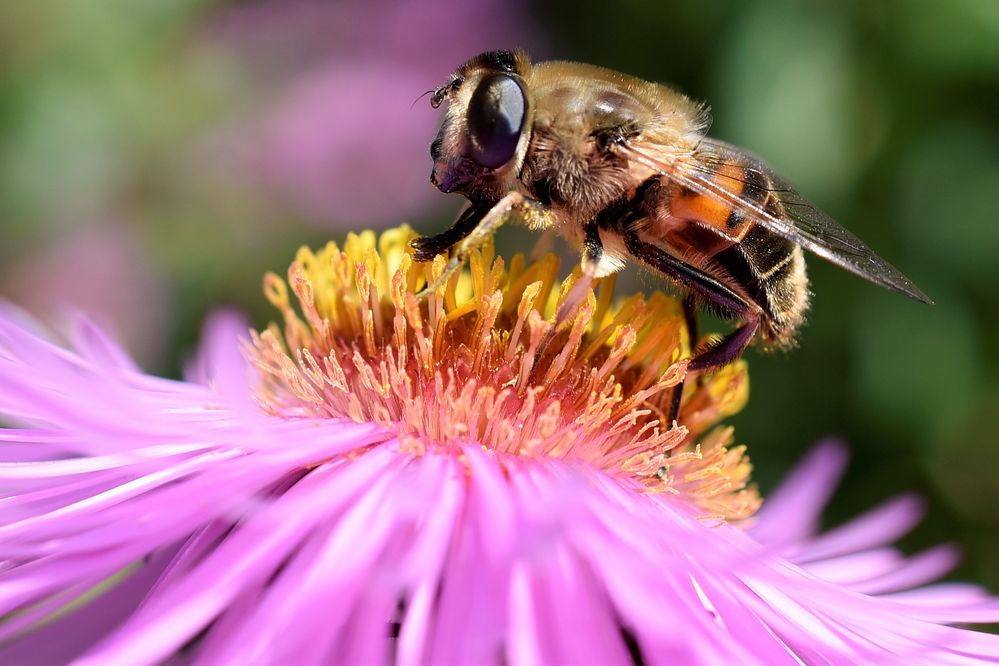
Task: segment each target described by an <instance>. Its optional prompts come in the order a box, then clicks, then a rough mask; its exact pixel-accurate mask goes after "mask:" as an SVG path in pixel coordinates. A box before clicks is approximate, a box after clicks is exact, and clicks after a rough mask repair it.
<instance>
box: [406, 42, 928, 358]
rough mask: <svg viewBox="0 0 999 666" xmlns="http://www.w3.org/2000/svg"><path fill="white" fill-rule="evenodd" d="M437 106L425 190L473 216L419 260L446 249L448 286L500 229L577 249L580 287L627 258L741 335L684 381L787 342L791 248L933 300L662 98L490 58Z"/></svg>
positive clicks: (801, 282)
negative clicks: (550, 234) (514, 225)
mask: <svg viewBox="0 0 999 666" xmlns="http://www.w3.org/2000/svg"><path fill="white" fill-rule="evenodd" d="M444 102H447V103H448V106H447V111H446V114H445V116H444V120H443V123H442V124H441V128H440V131H439V132H438V134H437V137H436V138H435V139H434V141H433V143H432V145H431V147H430V154H431V157H432V158H433V161H434V166H433V172H432V174H431V178H430V180H431V182H432V183H433V184H434V185H436V186H437V187H438V188H440V190H441V191H443V192H458V193H461V194H463V195H464V196H465V197H466V198H467V199H468V201H469V206H468V207H467V208H466V209H465V210H464V212H463V213H462V214H461V215H460V216H459V218H458V220H457V221H456V222H455V224H454V225H453V226H452V227H451V228H450V229H448V230H447V231H444V232H443V233H441V234H439V235H437V236H432V237H426V238H420V239H417V240H415V241H414V242H413V247H414V250H415V255H414V256H415V258H416V259H417V260H421V261H426V260H429V259H431V258H433V257H434V256H435V255H437V254H439V253H441V252H444V251H446V250H449V249H451V248H453V249H454V254H453V256H452V258H451V260H450V262H449V263H448V266H447V268H446V270H445V274H446V275H449V274H450V273H451V272H453V271H455V270H457V269H458V268H460V266H461V265H462V262H463V261H464V259H465V257H466V255H467V253H468V252H469V251H470V250H471V249H472V248H474V247H476V246H478V245H480V244H481V243H482V242H483V241H484V240H485V239H486V238H488V237H489V236H490V235H491V234H492V233H493V232H494V231H495V230H496V229H497V228H498V227H499V226H500V225H502V224H503V223H505V222H507V221H509V220H511V219H517V220H518V221H520V222H523V223H525V224H527V225H528V226H529V227H531V228H532V229H538V230H542V229H544V230H548V229H551V230H554V231H555V232H556V233H558V234H559V235H561V236H563V237H564V238H566V239H568V240H569V241H570V242H572V243H574V244H575V245H576V246H578V247H581V248H582V268H583V272H584V273H585V274H586V275H589V276H593V277H602V276H605V275H608V274H610V273H613V272H615V271H617V270H619V269H620V268H621V267H622V266H623V265H624V264H625V262H626V260H627V259H631V260H633V261H635V262H637V263H638V264H640V265H642V266H644V267H645V268H647V269H649V270H651V271H652V272H654V273H655V274H658V275H661V276H664V277H665V278H668V279H669V280H670V281H672V282H673V283H675V284H676V285H677V286H678V287H679V288H680V289H681V290H682V291H683V292H684V293H686V294H687V295H688V299H687V301H686V303H687V305H688V308H689V307H691V304H692V303H693V302H694V301H696V302H697V303H700V304H703V305H705V306H707V307H709V308H710V309H712V310H713V311H715V312H716V313H718V314H720V315H721V316H723V317H726V318H729V319H733V320H737V321H738V322H739V326H738V327H737V328H736V329H735V330H734V331H733V332H732V333H730V334H729V335H727V336H726V337H724V338H722V339H721V340H720V341H718V342H716V343H715V344H713V345H710V346H708V347H706V348H702V349H699V350H698V351H697V353H696V355H695V356H694V357H693V358H692V359H691V361H690V365H689V366H688V367H689V369H690V370H706V369H710V368H715V367H718V366H721V365H725V364H726V363H729V362H730V361H732V360H734V359H736V358H738V357H739V355H740V354H741V353H742V352H743V350H744V349H745V348H746V346H747V345H749V343H750V342H752V341H753V339H754V338H755V337H757V335H759V337H760V338H762V341H763V342H764V344H765V345H768V346H773V347H787V346H790V345H791V344H793V342H794V337H795V333H796V331H797V329H798V328H799V326H800V325H801V323H802V321H803V317H804V313H805V310H806V309H807V308H808V302H809V290H808V278H807V276H806V274H805V261H804V253H803V251H802V248H804V249H807V250H810V251H811V252H813V253H815V254H817V255H819V256H820V257H822V258H824V259H826V260H828V261H831V262H832V263H834V264H836V265H838V266H841V267H843V268H845V269H847V270H849V271H852V272H853V273H856V274H857V275H859V276H861V277H863V278H865V279H867V280H870V281H871V282H873V283H875V284H878V285H881V286H882V287H886V288H888V289H891V290H894V291H897V292H899V293H902V294H904V295H906V296H909V297H911V298H914V299H916V300H919V301H922V302H924V303H930V302H931V301H930V299H929V298H927V296H926V295H925V294H923V292H921V291H920V290H919V289H918V288H917V287H916V286H915V285H914V284H913V283H912V281H911V280H909V279H908V278H907V277H905V276H904V275H902V274H901V273H900V272H899V271H898V270H896V269H895V268H894V267H892V266H891V265H890V264H889V263H888V262H886V261H885V260H884V259H882V258H880V257H879V256H878V255H876V254H875V253H874V252H873V251H872V250H871V249H870V248H869V247H867V245H865V244H864V243H863V242H861V241H860V239H858V238H857V237H856V236H854V235H853V234H852V233H850V232H849V231H847V230H846V229H844V228H843V227H841V226H840V225H839V224H837V223H836V222H835V221H833V220H832V219H831V218H830V217H829V216H828V215H826V214H825V213H823V212H822V211H820V210H819V209H818V208H816V207H815V206H813V205H812V204H810V203H808V202H807V201H806V200H805V199H804V198H803V197H801V195H799V194H798V193H797V192H795V191H794V189H792V188H791V187H790V186H789V185H788V184H787V182H786V181H785V180H784V179H782V178H781V177H779V176H778V175H776V174H775V173H774V172H773V171H772V170H771V169H770V168H768V167H767V166H766V165H765V164H763V162H762V161H760V160H759V159H758V158H757V157H755V156H754V155H752V154H751V153H748V152H746V151H744V150H742V149H740V148H736V147H734V146H731V145H728V144H726V143H723V142H721V141H717V140H715V139H711V138H708V137H707V136H705V131H706V130H707V126H708V123H709V119H708V114H707V110H706V108H705V107H704V106H703V105H700V104H698V103H696V102H694V101H691V100H690V99H689V98H688V97H686V96H684V95H683V94H681V93H679V92H677V91H675V90H673V89H671V88H668V87H666V86H664V85H660V84H658V83H650V82H647V81H643V80H640V79H637V78H635V77H632V76H628V75H625V74H621V73H619V72H615V71H611V70H608V69H603V68H601V67H595V66H592V65H585V64H581V63H571V62H541V63H537V64H532V63H531V62H530V60H529V59H528V57H527V56H526V55H525V54H524V53H521V52H511V51H493V52H489V53H483V54H481V55H479V56H476V57H474V58H472V59H471V60H469V61H468V62H466V63H465V64H463V65H461V66H460V67H459V68H458V69H457V70H455V72H454V73H453V74H451V77H450V79H449V80H448V82H447V83H446V84H445V85H444V86H442V87H440V88H438V89H437V90H435V91H433V97H432V99H431V104H432V105H433V106H434V107H435V108H436V107H438V106H440V105H441V104H443V103H444Z"/></svg>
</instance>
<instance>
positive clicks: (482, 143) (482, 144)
mask: <svg viewBox="0 0 999 666" xmlns="http://www.w3.org/2000/svg"><path fill="white" fill-rule="evenodd" d="M526 107H527V102H526V100H525V99H524V90H523V88H521V86H520V83H518V82H517V80H516V79H514V78H513V77H512V76H507V75H506V74H496V75H493V76H490V77H488V78H486V79H483V80H482V82H481V83H480V84H479V87H478V88H476V89H475V92H474V93H472V99H471V100H470V101H469V103H468V118H467V120H468V138H469V149H468V156H469V157H471V158H472V159H473V160H474V161H475V163H476V164H478V165H479V166H482V167H485V168H487V169H496V168H498V167H501V166H503V165H504V164H506V163H507V162H509V161H510V160H511V159H512V158H513V154H514V153H515V152H516V151H517V142H518V141H519V140H520V132H521V130H522V129H523V126H524V115H525V113H524V112H525V110H526Z"/></svg>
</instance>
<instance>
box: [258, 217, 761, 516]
mask: <svg viewBox="0 0 999 666" xmlns="http://www.w3.org/2000/svg"><path fill="white" fill-rule="evenodd" d="M412 237H413V234H412V232H411V231H410V229H409V228H407V227H401V228H397V229H394V230H390V231H387V232H385V233H383V234H382V235H381V237H380V238H376V236H375V234H374V233H372V232H365V233H363V234H360V235H354V234H352V235H350V236H349V237H348V239H347V242H346V243H345V245H344V247H343V248H342V249H341V248H340V247H338V246H337V245H336V244H334V243H330V244H328V245H327V246H326V247H324V248H322V249H321V250H319V251H318V252H312V251H311V250H309V249H307V248H302V249H301V250H299V252H298V255H297V256H296V258H295V261H294V262H293V263H292V265H291V267H290V268H289V271H288V279H287V282H285V281H284V280H282V279H281V278H279V277H278V276H276V275H274V274H268V275H267V276H266V278H265V280H264V290H265V293H266V295H267V297H268V299H269V300H270V301H271V303H273V304H274V305H275V306H276V307H277V308H278V310H280V311H281V314H282V315H283V320H284V321H283V326H278V325H277V324H271V325H270V326H269V327H268V328H267V329H266V330H264V331H263V332H261V333H259V334H255V335H254V338H253V344H252V346H251V348H250V349H249V355H250V358H251V360H252V361H253V362H254V364H255V365H256V366H257V367H258V368H259V369H260V370H261V371H262V375H263V384H262V387H261V390H260V392H259V399H260V402H261V404H262V405H263V407H264V408H265V409H266V410H267V411H268V412H270V413H273V414H275V415H280V416H284V417H296V416H310V417H316V416H320V417H333V418H338V417H339V418H342V417H346V418H350V419H353V420H355V421H374V422H378V423H381V424H383V425H385V427H386V428H389V429H391V430H392V431H394V432H396V433H397V434H398V435H399V438H400V441H401V442H402V444H403V446H404V447H405V448H406V449H407V450H408V451H410V452H412V453H415V454H423V453H424V452H426V451H427V450H431V449H433V450H445V451H446V450H452V451H456V452H460V450H461V447H463V446H466V445H468V444H470V443H475V444H478V445H481V446H482V447H483V448H485V449H488V450H491V451H493V452H495V453H496V454H497V455H503V456H528V457H532V458H560V459H572V460H578V461H582V462H585V463H587V464H589V465H593V466H596V467H599V468H601V469H603V470H605V471H607V472H609V473H612V474H615V475H617V476H624V477H627V478H628V479H630V480H631V481H632V482H636V483H637V484H639V485H640V487H641V488H642V489H643V490H645V491H648V492H677V493H681V494H682V495H684V496H685V497H687V498H689V499H691V500H693V501H694V502H695V503H696V504H697V505H698V506H699V507H700V508H701V509H702V511H703V512H704V513H705V514H706V515H710V516H712V517H718V518H726V519H738V518H744V517H746V516H748V515H751V514H752V513H753V512H754V511H755V510H756V508H757V507H758V505H759V496H758V494H757V493H756V490H755V488H753V487H750V486H748V485H747V483H748V478H749V472H750V469H751V467H750V465H749V462H748V460H747V459H746V457H745V455H744V447H734V448H728V444H729V443H730V440H731V435H732V432H731V429H730V428H724V427H719V428H714V429H713V430H711V427H712V426H713V425H715V424H716V423H717V422H718V421H719V420H720V419H722V418H724V417H726V416H728V415H730V414H732V413H734V412H736V411H738V410H739V409H741V407H742V405H743V404H744V403H745V401H746V397H747V395H748V378H747V374H746V369H745V365H744V364H743V363H741V362H739V363H736V364H733V365H731V366H729V367H727V368H725V369H722V370H721V371H719V372H716V373H714V374H713V375H710V376H706V377H699V378H693V377H692V378H691V379H689V380H688V381H687V385H686V387H685V389H684V401H683V403H682V406H681V410H680V414H679V418H678V420H677V425H674V424H670V423H667V422H666V420H667V414H668V412H669V405H670V400H671V398H672V396H673V391H675V390H678V387H679V386H680V383H681V382H682V381H683V380H684V377H685V374H686V361H685V360H684V359H685V358H686V357H688V356H689V350H690V342H689V340H688V337H687V331H686V328H685V326H684V318H683V314H682V311H681V308H680V307H679V305H678V303H677V302H676V301H675V300H673V299H670V298H667V297H666V296H664V295H662V294H661V293H655V294H653V295H652V296H651V297H649V298H645V297H644V296H642V295H641V294H636V295H633V296H630V297H628V298H625V299H623V300H617V301H616V300H615V299H614V298H613V291H614V284H613V278H605V279H603V280H600V281H597V283H596V284H595V291H590V292H589V293H587V295H586V297H585V299H583V300H582V301H581V303H580V305H579V307H578V309H577V310H576V312H575V313H574V315H572V316H570V317H569V318H568V320H567V321H565V322H564V323H562V324H561V325H559V326H557V328H556V319H557V318H556V312H557V311H558V307H559V305H560V304H561V303H562V302H563V300H564V299H565V297H566V295H567V294H568V293H569V291H570V288H571V286H572V284H573V283H574V281H575V280H577V279H578V277H579V274H578V271H577V272H575V273H574V274H573V275H570V276H569V277H568V278H567V279H565V280H564V281H561V280H559V278H558V275H559V260H558V257H556V256H555V255H553V254H549V255H546V256H545V257H543V258H541V259H540V260H538V261H533V262H528V261H527V260H526V259H525V258H524V257H523V255H516V256H514V257H513V258H512V259H511V260H510V262H509V265H507V263H506V262H505V261H504V260H503V259H502V258H500V257H494V256H493V251H492V247H491V246H487V247H485V248H484V249H483V250H481V251H480V252H475V253H473V254H472V256H471V257H470V261H469V270H467V271H464V272H461V273H458V274H456V275H455V276H453V277H452V279H450V280H449V281H448V282H447V283H446V284H445V285H443V286H442V287H441V288H440V289H438V290H437V292H436V293H433V294H430V295H429V296H428V297H426V298H420V297H418V296H417V294H419V293H420V291H421V290H422V289H424V288H425V287H426V285H427V284H432V283H433V281H434V279H435V278H436V277H437V276H439V275H440V274H441V271H442V270H443V267H444V258H443V257H437V259H436V260H435V261H434V262H433V264H417V263H414V262H413V260H412V257H411V256H410V254H409V251H408V241H409V240H410V238H412ZM288 285H290V287H291V291H292V292H293V293H294V295H295V297H296V299H297V301H298V310H296V308H295V307H294V306H293V305H292V303H291V301H290V298H289V293H288Z"/></svg>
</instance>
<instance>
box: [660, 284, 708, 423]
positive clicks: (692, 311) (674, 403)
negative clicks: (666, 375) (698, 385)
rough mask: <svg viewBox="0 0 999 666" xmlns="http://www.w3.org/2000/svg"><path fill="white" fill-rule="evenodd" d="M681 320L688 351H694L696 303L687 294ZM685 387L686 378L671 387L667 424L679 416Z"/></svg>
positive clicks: (696, 327)
mask: <svg viewBox="0 0 999 666" xmlns="http://www.w3.org/2000/svg"><path fill="white" fill-rule="evenodd" d="M683 320H684V322H685V323H686V324H687V338H688V339H689V340H690V349H691V350H694V349H695V348H696V347H697V339H698V338H699V337H700V335H699V331H698V329H699V328H700V326H699V325H698V322H697V303H696V301H695V300H694V296H693V295H692V294H687V295H686V296H684V297H683ZM696 381H698V382H700V381H701V378H700V377H698V378H697V380H696ZM686 385H687V378H686V377H684V378H683V381H681V382H680V383H679V384H677V385H676V386H674V387H673V395H672V396H670V406H669V419H668V420H667V423H673V421H676V419H677V417H678V416H680V403H681V402H683V390H684V388H685V387H686Z"/></svg>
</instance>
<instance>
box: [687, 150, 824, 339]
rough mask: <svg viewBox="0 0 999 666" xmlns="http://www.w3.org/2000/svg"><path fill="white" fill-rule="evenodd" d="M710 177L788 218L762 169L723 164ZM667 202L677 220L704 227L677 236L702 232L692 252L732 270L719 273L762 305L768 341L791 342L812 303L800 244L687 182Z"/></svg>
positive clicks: (727, 189) (723, 186) (770, 210)
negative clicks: (706, 238) (698, 190)
mask: <svg viewBox="0 0 999 666" xmlns="http://www.w3.org/2000/svg"><path fill="white" fill-rule="evenodd" d="M710 179H711V180H712V181H713V183H714V184H715V185H716V186H717V187H718V188H720V189H724V190H725V191H727V192H730V193H731V194H732V195H733V196H734V197H736V198H739V199H741V200H743V201H747V202H752V203H754V204H756V205H758V206H760V207H762V208H763V209H764V210H765V211H766V212H767V213H769V214H770V215H772V216H774V217H777V218H781V217H783V215H784V207H783V205H782V203H781V200H780V197H779V192H777V191H775V189H774V187H773V186H772V184H771V183H770V181H769V179H768V178H767V176H766V175H765V174H763V173H761V172H760V171H758V170H756V169H753V168H749V167H743V166H739V165H735V164H722V165H719V166H718V167H717V169H716V170H715V172H714V173H713V174H712V175H711V178H710ZM668 206H669V215H670V218H671V219H672V220H673V224H676V221H678V220H680V221H686V222H687V223H688V226H696V227H699V228H700V230H702V231H701V233H699V234H698V233H697V232H694V233H693V235H691V234H690V232H688V233H683V231H680V233H678V234H676V235H674V238H680V239H682V238H684V237H690V238H691V240H693V237H696V236H700V237H701V240H699V241H696V246H695V245H694V243H691V247H690V248H689V250H690V251H694V252H697V251H700V252H705V253H707V254H709V256H710V257H711V260H712V261H711V264H710V265H711V266H713V267H714V269H715V270H717V269H721V270H722V271H724V272H725V273H726V274H727V275H725V276H722V275H719V276H716V277H718V278H719V279H722V280H723V281H724V282H727V283H729V284H732V283H734V284H736V285H738V287H739V288H740V289H741V290H742V291H743V292H745V293H746V294H747V295H748V296H749V298H750V299H751V300H752V301H753V302H754V303H755V304H756V305H757V306H759V307H760V309H761V310H762V311H763V314H764V317H763V334H764V337H765V338H766V339H767V340H768V341H769V342H773V343H776V344H778V345H788V344H790V343H792V342H793V336H794V333H795V331H796V330H797V328H798V326H799V325H800V324H801V322H802V321H803V318H804V313H805V310H806V309H807V307H808V278H807V276H806V274H805V260H804V253H803V251H802V249H801V247H799V246H798V245H797V244H796V243H794V242H793V241H790V240H788V239H786V238H784V237H782V236H780V235H778V234H776V233H774V232H772V231H770V230H769V229H767V228H765V227H764V226H762V225H761V224H759V223H757V222H755V221H754V220H753V219H751V218H748V217H747V216H746V215H744V214H743V213H741V212H739V211H737V210H735V209H734V208H733V207H732V206H731V205H730V204H727V203H725V202H723V201H721V200H719V199H716V198H713V197H709V196H707V195H704V194H700V193H697V192H693V191H691V190H689V189H685V188H683V187H682V186H676V185H674V186H672V187H671V188H670V194H669V204H668ZM691 223H692V224H691ZM703 230H707V231H710V232H711V233H710V237H711V240H710V241H707V242H706V241H705V240H704V238H703V237H704V234H703ZM690 231H693V230H690ZM671 235H673V234H671ZM706 245H710V246H711V247H707V246H706Z"/></svg>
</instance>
